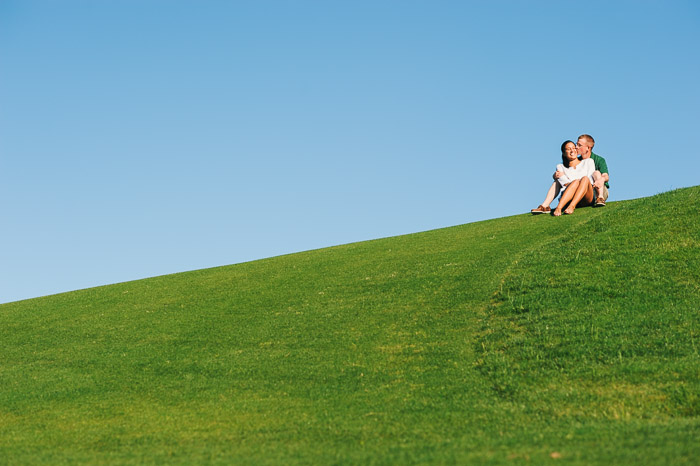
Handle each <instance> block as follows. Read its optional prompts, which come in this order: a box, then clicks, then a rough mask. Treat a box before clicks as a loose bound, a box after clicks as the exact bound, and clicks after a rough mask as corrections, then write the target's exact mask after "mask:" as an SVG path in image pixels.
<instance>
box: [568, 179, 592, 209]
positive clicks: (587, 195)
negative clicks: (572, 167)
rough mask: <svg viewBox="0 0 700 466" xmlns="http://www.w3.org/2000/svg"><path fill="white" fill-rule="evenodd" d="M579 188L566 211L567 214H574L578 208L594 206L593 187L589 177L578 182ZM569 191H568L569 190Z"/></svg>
mask: <svg viewBox="0 0 700 466" xmlns="http://www.w3.org/2000/svg"><path fill="white" fill-rule="evenodd" d="M578 182H579V183H578V187H577V188H576V192H575V193H574V196H573V198H572V199H571V203H570V204H569V207H567V208H566V210H565V211H564V213H565V214H573V213H574V210H575V209H576V207H583V206H587V205H591V204H593V185H592V184H591V180H589V179H588V177H587V176H586V177H584V178H581V179H580V180H578ZM567 191H568V189H567Z"/></svg>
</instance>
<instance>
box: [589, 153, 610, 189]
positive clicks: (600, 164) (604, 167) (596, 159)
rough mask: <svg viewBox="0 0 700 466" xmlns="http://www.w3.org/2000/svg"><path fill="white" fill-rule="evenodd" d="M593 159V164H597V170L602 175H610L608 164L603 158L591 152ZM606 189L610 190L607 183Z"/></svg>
mask: <svg viewBox="0 0 700 466" xmlns="http://www.w3.org/2000/svg"><path fill="white" fill-rule="evenodd" d="M591 158H592V159H593V163H594V164H595V169H596V170H598V171H599V172H600V174H601V175H602V174H603V173H608V164H607V163H606V162H605V159H604V158H603V157H601V156H600V155H598V154H594V153H593V152H591ZM608 176H610V173H608ZM605 187H606V188H610V185H609V184H608V182H607V181H606V182H605Z"/></svg>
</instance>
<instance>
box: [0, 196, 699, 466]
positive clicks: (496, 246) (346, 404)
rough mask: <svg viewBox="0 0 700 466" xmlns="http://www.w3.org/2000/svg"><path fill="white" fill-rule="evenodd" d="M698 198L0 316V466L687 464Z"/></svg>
mask: <svg viewBox="0 0 700 466" xmlns="http://www.w3.org/2000/svg"><path fill="white" fill-rule="evenodd" d="M699 307H700V187H695V188H688V189H682V190H676V191H672V192H668V193H663V194H660V195H657V196H654V197H650V198H645V199H637V200H632V201H624V202H611V203H609V204H608V206H607V207H605V208H602V209H591V208H585V209H579V210H577V211H576V213H575V214H574V215H572V216H565V217H561V218H553V217H551V216H538V217H533V216H530V215H519V216H515V217H508V218H501V219H495V220H490V221H485V222H479V223H473V224H468V225H462V226H458V227H453V228H446V229H441V230H435V231H429V232H425V233H419V234H412V235H406V236H401V237H395V238H387V239H381V240H375V241H369V242H363V243H356V244H349V245H345V246H338V247H334V248H328V249H323V250H316V251H309V252H305V253H300V254H294V255H288V256H282V257H276V258H272V259H266V260H261V261H256V262H250V263H245V264H238V265H234V266H229V267H221V268H215V269H208V270H200V271H194V272H189V273H184V274H177V275H170V276H164V277H157V278H152V279H148V280H141V281H135V282H129V283H123V284H118V285H111V286H107V287H101V288H95V289H89V290H83V291H77V292H72V293H66V294H61V295H56V296H50V297H45V298H40V299H34V300H28V301H21V302H17V303H10V304H4V305H1V306H0V324H1V326H0V464H41V463H48V464H62V463H99V464H104V463H107V464H109V463H114V464H144V463H146V464H162V463H167V464H191V463H212V464H216V463H222V464H349V463H363V464H415V463H434V464H435V463H436V464H454V463H461V464H546V463H562V464H635V465H639V464H697V462H698V458H700V442H698V438H700V354H699V349H700V312H699V309H698V308H699Z"/></svg>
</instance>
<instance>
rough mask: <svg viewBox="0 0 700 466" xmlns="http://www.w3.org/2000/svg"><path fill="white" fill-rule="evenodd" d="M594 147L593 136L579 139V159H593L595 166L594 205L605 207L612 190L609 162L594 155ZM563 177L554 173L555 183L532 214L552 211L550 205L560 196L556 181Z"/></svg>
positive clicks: (585, 135)
mask: <svg viewBox="0 0 700 466" xmlns="http://www.w3.org/2000/svg"><path fill="white" fill-rule="evenodd" d="M593 146H595V140H594V139H593V136H591V135H589V134H582V135H581V136H579V137H578V141H577V142H576V149H577V150H578V155H579V159H581V160H585V159H587V158H591V159H593V163H594V164H595V171H594V172H593V191H594V193H595V202H594V205H595V206H596V207H604V206H605V202H606V201H607V200H608V195H609V192H608V188H610V184H609V183H608V182H609V181H610V175H609V174H608V164H607V162H606V161H605V159H604V158H603V157H601V156H600V155H598V154H594V153H593ZM562 175H563V173H562V172H560V171H556V172H554V175H553V178H554V183H552V186H550V187H549V191H547V197H545V199H544V202H543V203H542V204H540V205H539V206H537V208H535V209H532V210H531V211H530V212H532V214H534V215H537V214H545V213H547V214H548V213H550V212H551V211H552V209H551V208H550V207H549V205H550V204H551V203H552V201H554V199H555V198H556V197H557V195H559V190H560V186H559V183H557V181H556V180H557V178H560V177H561V176H562Z"/></svg>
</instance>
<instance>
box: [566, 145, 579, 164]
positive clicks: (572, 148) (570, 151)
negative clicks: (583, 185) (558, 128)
mask: <svg viewBox="0 0 700 466" xmlns="http://www.w3.org/2000/svg"><path fill="white" fill-rule="evenodd" d="M564 155H566V158H567V159H569V160H574V159H576V157H578V151H577V150H576V144H574V143H573V142H569V143H567V144H566V145H565V146H564Z"/></svg>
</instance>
